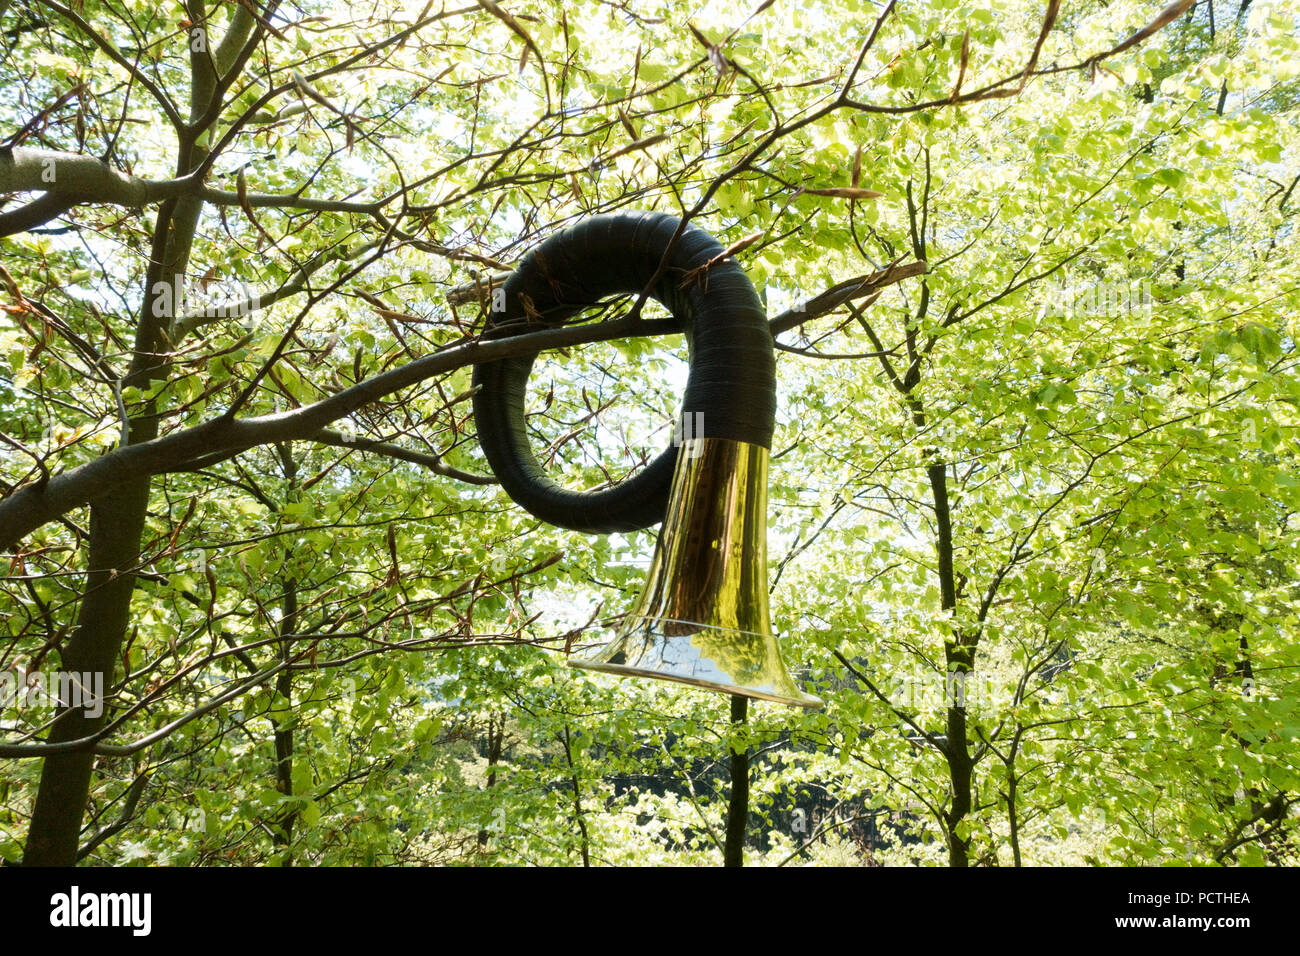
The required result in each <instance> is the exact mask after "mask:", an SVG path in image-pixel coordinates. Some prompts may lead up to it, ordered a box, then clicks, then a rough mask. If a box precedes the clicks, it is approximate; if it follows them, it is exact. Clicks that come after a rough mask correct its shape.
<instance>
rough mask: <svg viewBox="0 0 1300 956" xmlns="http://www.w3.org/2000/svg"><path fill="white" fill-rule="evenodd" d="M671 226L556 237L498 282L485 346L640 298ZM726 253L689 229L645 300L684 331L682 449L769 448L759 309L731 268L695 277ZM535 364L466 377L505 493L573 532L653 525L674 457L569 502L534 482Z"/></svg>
mask: <svg viewBox="0 0 1300 956" xmlns="http://www.w3.org/2000/svg"><path fill="white" fill-rule="evenodd" d="M679 223H680V220H679V219H678V218H677V217H675V216H671V215H667V214H665V213H657V212H620V213H611V214H608V215H601V216H593V217H591V218H590V219H586V220H583V221H582V222H580V223H578V224H577V225H574V226H572V227H570V228H568V229H565V230H563V231H562V232H559V233H556V234H555V235H553V236H551V237H550V238H548V239H547V240H546V241H545V242H543V243H542V244H541V245H539V246H537V247H536V248H534V249H533V250H532V251H531V252H529V253H528V255H526V256H525V257H524V258H523V260H522V261H521V262H520V263H519V265H518V268H516V269H515V271H514V272H513V273H511V275H510V277H509V278H508V279H507V280H506V283H505V287H504V311H499V312H491V313H489V317H488V322H487V326H486V328H485V330H484V337H485V338H501V337H503V336H508V335H518V334H520V333H523V332H530V331H536V330H537V329H539V328H545V327H548V326H555V325H560V324H562V323H564V322H565V321H567V320H568V319H570V318H572V317H573V316H575V315H577V314H578V313H580V312H582V311H583V310H584V309H589V308H591V307H592V306H594V305H595V304H596V303H597V302H598V301H599V300H601V299H604V298H606V297H608V296H611V295H616V294H621V293H639V292H641V290H643V289H644V288H645V287H646V285H647V284H648V283H649V282H650V280H651V279H652V278H653V277H654V275H655V273H656V271H658V269H659V265H660V262H661V261H663V258H664V253H665V252H666V251H667V250H668V245H669V242H670V240H671V239H672V237H673V234H674V233H675V232H676V230H677V227H678V225H679ZM722 251H723V248H722V246H721V244H719V243H718V241H717V240H716V239H714V238H713V237H712V236H710V235H709V234H708V233H706V232H705V231H704V230H702V229H698V228H696V227H695V226H691V225H688V226H687V227H686V229H685V230H683V232H682V234H681V236H680V237H679V238H678V241H677V242H676V243H675V244H674V246H673V249H672V251H671V253H670V255H669V257H668V261H667V264H666V268H665V269H664V271H663V273H662V274H661V276H660V278H659V280H658V281H657V282H656V283H655V284H654V287H653V288H651V289H650V295H652V296H653V297H654V298H655V299H657V300H658V301H659V302H661V303H663V304H664V306H666V307H667V308H668V309H669V311H671V312H672V314H673V316H674V317H675V318H676V319H677V320H678V322H680V323H681V326H682V331H683V333H684V335H685V337H686V341H687V344H688V346H689V348H690V357H691V366H690V375H689V377H688V379H687V383H686V394H685V395H684V396H683V399H682V415H683V418H684V419H685V420H686V421H687V422H689V423H690V424H691V428H692V431H691V433H690V435H689V436H687V437H696V438H729V439H733V440H736V441H743V442H750V443H753V444H756V445H761V446H763V447H764V448H770V447H771V444H772V430H773V427H774V425H775V419H776V359H775V354H774V352H773V344H772V335H771V332H770V331H769V329H768V325H767V316H766V314H765V311H764V309H763V304H762V302H761V301H760V300H759V297H758V293H757V292H755V290H754V286H753V284H752V283H751V282H750V281H749V279H748V278H747V277H746V276H745V274H744V272H742V271H741V268H740V266H739V265H738V264H737V263H736V261H735V260H734V259H730V258H729V259H725V260H722V261H720V262H717V263H715V264H714V265H713V266H711V267H710V268H709V269H707V270H703V271H701V272H698V273H693V272H692V270H696V269H699V267H701V266H703V265H705V264H706V263H708V262H709V261H710V260H712V259H714V258H715V257H717V256H718V255H720V254H721V253H722ZM500 298H501V297H498V299H497V304H500ZM536 357H537V356H536V354H534V355H530V356H525V357H521V358H514V359H503V360H501V361H496V362H484V363H481V364H478V365H475V366H474V385H475V386H476V388H477V390H476V392H475V394H474V419H475V422H476V423H477V426H478V437H479V443H480V444H481V445H482V446H483V452H484V454H485V455H486V456H487V460H488V464H489V465H490V466H491V468H492V471H493V473H494V474H495V475H496V476H497V479H498V480H499V481H500V482H501V485H502V487H503V488H504V489H505V491H506V493H507V494H509V495H510V497H511V498H513V499H514V500H515V501H516V502H517V503H518V504H520V505H522V506H523V507H524V508H526V509H527V510H528V511H530V512H531V513H532V514H533V515H535V516H536V517H538V518H540V519H542V520H543V521H546V522H548V523H550V524H553V525H558V526H559V527H562V528H570V529H572V530H575V531H587V532H595V533H608V532H611V531H635V530H636V529H638V528H648V527H650V526H651V525H653V524H658V523H659V522H660V521H662V520H663V517H664V512H665V509H666V508H667V504H668V492H669V488H670V486H671V484H672V478H673V470H674V467H675V465H676V461H677V447H676V446H675V445H674V446H673V447H670V448H669V449H668V450H667V451H665V452H664V453H663V454H661V455H660V456H659V457H658V458H656V459H655V460H654V461H653V462H651V463H650V464H648V465H647V466H646V467H645V468H643V469H642V470H641V471H639V472H638V473H637V474H635V475H633V476H631V477H630V478H628V479H627V480H625V481H622V482H620V483H619V484H617V485H615V486H614V487H612V488H606V489H603V490H600V491H593V492H579V491H569V490H566V489H564V488H562V487H560V486H559V485H557V484H556V483H555V482H553V481H551V480H550V479H549V478H548V477H547V476H546V475H545V473H544V472H543V471H542V468H541V466H540V465H539V464H538V462H537V457H536V456H535V455H534V454H533V450H532V447H531V446H530V444H529V441H528V433H527V431H526V429H525V425H524V393H525V390H526V388H527V385H528V375H529V372H530V371H531V370H532V367H533V361H534V359H535V358H536ZM695 413H701V414H700V415H696V414H695ZM686 416H691V417H689V418H686Z"/></svg>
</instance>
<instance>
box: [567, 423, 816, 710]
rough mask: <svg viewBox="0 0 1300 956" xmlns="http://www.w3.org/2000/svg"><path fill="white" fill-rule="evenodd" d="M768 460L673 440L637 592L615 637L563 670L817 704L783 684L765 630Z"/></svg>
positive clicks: (745, 451)
mask: <svg viewBox="0 0 1300 956" xmlns="http://www.w3.org/2000/svg"><path fill="white" fill-rule="evenodd" d="M767 459H768V451H767V449H766V448H763V447H762V446H760V445H753V444H749V443H748V442H740V441H733V440H731V439H727V438H692V439H688V440H686V441H685V442H683V443H682V446H681V449H680V453H679V455H678V459H677V470H676V473H675V475H674V477H673V485H672V490H671V492H670V494H669V498H668V515H667V517H666V518H665V519H664V523H663V527H662V528H661V529H660V531H659V540H658V542H657V543H656V545H655V552H654V557H653V558H652V559H651V561H650V573H649V577H648V579H647V580H646V584H645V588H644V589H643V590H642V592H641V596H640V598H639V599H638V600H637V602H636V604H634V605H633V607H632V610H631V611H630V612H629V613H628V616H627V618H626V619H625V621H624V625H623V628H622V630H621V631H620V632H619V633H618V635H617V636H616V637H615V638H614V640H613V641H611V642H610V643H609V644H607V645H605V646H604V647H602V648H600V649H598V650H597V651H596V652H595V653H594V654H592V655H591V656H590V657H585V658H577V657H571V658H569V666H570V667H581V668H586V669H588V670H597V671H608V672H609V673H612V674H620V675H626V676H635V677H655V678H659V679H662V680H671V681H678V682H679V683H683V684H692V685H694V686H696V687H705V688H708V689H710V690H716V691H723V692H725V693H728V694H740V695H742V696H745V697H755V698H758V699H759V700H770V701H776V702H777V703H781V704H792V705H794V706H798V707H810V708H820V707H822V706H823V703H822V701H821V700H820V699H819V698H817V697H813V696H811V695H809V694H805V693H804V692H803V691H801V690H800V689H799V687H798V685H796V684H795V682H794V681H793V680H792V679H791V678H790V675H789V674H788V673H787V672H786V669H785V664H784V663H783V662H782V661H781V653H780V651H779V649H778V647H777V641H776V636H775V635H774V634H773V633H772V623H771V620H770V617H769V613H768V601H767Z"/></svg>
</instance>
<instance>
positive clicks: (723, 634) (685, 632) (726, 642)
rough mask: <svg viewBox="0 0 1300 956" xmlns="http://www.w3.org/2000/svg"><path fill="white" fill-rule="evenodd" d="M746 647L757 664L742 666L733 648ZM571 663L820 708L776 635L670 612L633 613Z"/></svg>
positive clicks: (628, 675) (776, 702) (618, 673)
mask: <svg viewBox="0 0 1300 956" xmlns="http://www.w3.org/2000/svg"><path fill="white" fill-rule="evenodd" d="M737 647H740V648H743V649H744V650H746V651H748V652H749V655H750V659H751V662H752V661H754V655H755V653H757V666H752V667H749V668H738V667H737V666H736V661H735V659H734V658H732V659H731V660H730V661H728V657H729V655H728V654H727V653H726V650H727V648H732V649H734V648H737ZM567 663H568V665H569V666H570V667H574V668H579V669H582V670H592V671H602V672H604V673H607V674H613V675H615V676H619V677H637V678H650V679H652V680H661V681H672V682H674V683H677V684H684V685H686V686H688V687H698V688H701V689H703V690H709V691H713V692H715V693H721V694H735V695H738V696H741V697H750V698H753V699H755V700H765V701H770V702H772V703H775V704H785V705H787V706H791V707H803V708H805V709H808V710H820V709H822V708H823V707H825V706H826V703H825V701H823V700H822V699H821V698H820V697H815V696H813V695H812V694H807V693H805V692H804V691H803V689H802V688H800V687H799V685H798V683H797V682H796V681H795V680H794V678H793V677H791V675H790V672H789V670H787V668H786V666H785V662H784V661H782V660H781V651H780V648H779V645H778V643H777V638H776V635H775V634H773V633H772V632H771V631H770V630H768V629H766V628H765V629H763V630H762V631H752V630H745V629H743V628H737V627H728V626H719V625H717V624H708V623H702V622H699V621H685V620H680V619H674V618H665V617H653V618H647V617H639V616H635V617H632V618H631V620H630V621H628V622H627V623H626V625H625V626H624V628H622V629H621V630H620V631H619V632H618V633H617V634H616V635H615V636H614V637H613V638H612V639H611V640H610V641H609V642H608V643H605V644H601V645H598V646H596V647H592V648H590V649H588V650H587V651H586V652H585V653H583V654H580V655H574V656H572V657H570V658H569V659H568V661H567Z"/></svg>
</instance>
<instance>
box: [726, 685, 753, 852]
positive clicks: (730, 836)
mask: <svg viewBox="0 0 1300 956" xmlns="http://www.w3.org/2000/svg"><path fill="white" fill-rule="evenodd" d="M748 704H749V698H747V697H741V696H740V695H738V694H734V695H732V698H731V723H732V725H733V726H738V725H740V724H743V723H745V719H746V716H747V714H748V710H749V708H748ZM748 822H749V749H748V748H744V749H741V750H733V751H731V799H730V800H729V801H728V803H727V840H726V844H725V846H724V847H723V853H722V865H723V866H744V865H745V826H746V824H747V823H748Z"/></svg>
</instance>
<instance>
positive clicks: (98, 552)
mask: <svg viewBox="0 0 1300 956" xmlns="http://www.w3.org/2000/svg"><path fill="white" fill-rule="evenodd" d="M148 500H149V482H148V480H145V481H139V482H133V483H131V484H130V485H127V486H124V487H122V488H119V489H118V490H116V491H114V492H113V493H112V494H109V495H106V496H105V497H104V498H103V499H101V500H100V501H99V502H98V503H96V504H95V505H94V506H93V507H92V508H91V510H90V553H89V566H90V568H91V570H90V572H89V573H88V574H87V576H86V591H85V596H84V597H83V598H82V602H81V612H80V615H79V617H78V621H77V629H76V630H75V631H74V632H73V634H72V637H71V638H70V639H69V640H68V643H67V645H66V646H65V647H64V648H63V654H62V667H63V669H64V670H65V671H69V672H73V673H91V674H103V675H104V688H105V690H106V691H107V689H108V688H109V687H111V686H112V684H113V677H114V672H115V670H116V664H117V658H118V655H119V653H120V651H121V647H122V638H123V636H124V635H125V634H126V628H127V624H128V622H129V619H130V609H131V594H132V592H133V591H134V590H135V575H134V574H133V573H131V571H132V569H133V568H134V567H135V565H136V561H137V559H138V558H139V554H140V532H141V530H142V529H143V527H144V518H145V507H146V504H147V502H148ZM100 710H101V713H100V715H99V716H98V717H88V716H86V714H85V712H84V710H82V709H80V708H72V709H70V710H64V711H62V712H61V713H60V714H58V716H57V718H56V720H55V722H54V726H53V727H52V728H51V732H50V737H49V739H50V742H51V743H64V742H67V741H69V740H78V739H80V738H82V737H88V736H90V735H91V734H94V733H97V732H98V731H99V729H100V728H101V727H102V726H103V725H104V722H105V721H106V720H107V719H108V714H109V708H108V707H107V706H105V707H103V708H100ZM93 760H94V755H93V754H92V753H91V751H90V750H89V749H86V750H79V751H75V752H73V753H63V754H56V755H54V756H50V757H46V758H45V764H44V766H43V767H42V768H41V784H40V789H39V790H38V791H37V794H36V805H35V807H34V809H33V811H32V821H31V826H30V827H29V828H28V833H27V845H26V848H25V851H24V854H23V863H24V864H26V865H28V866H72V865H73V864H74V863H76V862H77V845H78V839H79V837H80V835H81V818H82V815H83V813H84V812H85V808H86V801H87V799H88V798H89V795H90V773H91V767H92V762H93Z"/></svg>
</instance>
